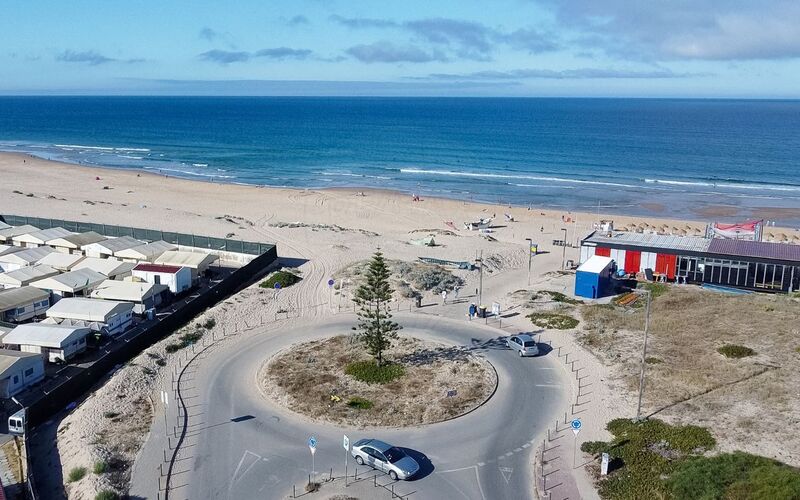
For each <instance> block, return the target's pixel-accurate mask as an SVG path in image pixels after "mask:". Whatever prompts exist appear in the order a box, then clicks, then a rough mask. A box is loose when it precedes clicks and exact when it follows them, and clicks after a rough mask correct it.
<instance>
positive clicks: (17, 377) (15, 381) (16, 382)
mask: <svg viewBox="0 0 800 500" xmlns="http://www.w3.org/2000/svg"><path fill="white" fill-rule="evenodd" d="M14 383H15V384H19V376H18V375H14Z"/></svg>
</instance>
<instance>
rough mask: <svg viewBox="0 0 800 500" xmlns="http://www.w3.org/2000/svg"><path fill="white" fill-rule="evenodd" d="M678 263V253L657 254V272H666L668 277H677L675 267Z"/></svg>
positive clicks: (672, 278)
mask: <svg viewBox="0 0 800 500" xmlns="http://www.w3.org/2000/svg"><path fill="white" fill-rule="evenodd" d="M677 264H678V256H677V255H669V254H663V253H660V254H657V255H656V272H657V273H659V274H666V275H667V278H669V279H671V280H674V279H675V268H676V267H677Z"/></svg>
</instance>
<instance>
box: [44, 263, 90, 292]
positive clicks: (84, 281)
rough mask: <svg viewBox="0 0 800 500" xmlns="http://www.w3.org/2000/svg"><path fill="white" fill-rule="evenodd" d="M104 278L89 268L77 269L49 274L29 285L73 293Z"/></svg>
mask: <svg viewBox="0 0 800 500" xmlns="http://www.w3.org/2000/svg"><path fill="white" fill-rule="evenodd" d="M105 279H106V276H104V275H102V274H100V273H98V272H96V271H92V270H91V269H78V270H75V271H69V272H67V273H64V274H59V275H56V276H51V277H49V278H45V279H41V280H37V281H34V282H33V283H31V286H35V287H36V288H41V289H42V290H57V291H59V292H69V293H75V292H79V291H81V290H83V289H85V288H89V287H92V286H94V285H96V284H98V283H100V282H102V281H104V280H105Z"/></svg>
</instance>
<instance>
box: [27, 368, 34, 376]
mask: <svg viewBox="0 0 800 500" xmlns="http://www.w3.org/2000/svg"><path fill="white" fill-rule="evenodd" d="M31 375H33V368H28V369H27V370H25V376H26V377H30V376H31Z"/></svg>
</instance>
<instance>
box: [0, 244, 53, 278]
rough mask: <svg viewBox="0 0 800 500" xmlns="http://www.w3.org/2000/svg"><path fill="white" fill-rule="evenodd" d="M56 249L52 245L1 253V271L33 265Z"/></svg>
mask: <svg viewBox="0 0 800 500" xmlns="http://www.w3.org/2000/svg"><path fill="white" fill-rule="evenodd" d="M54 251H55V250H53V249H52V248H50V247H39V248H25V249H22V250H20V251H19V252H13V253H7V254H5V255H0V271H4V272H8V271H13V270H15V269H19V268H21V267H28V266H32V265H34V264H36V263H38V262H39V261H40V260H42V259H43V258H44V257H45V256H46V255H49V254H51V253H53V252H54Z"/></svg>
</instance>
